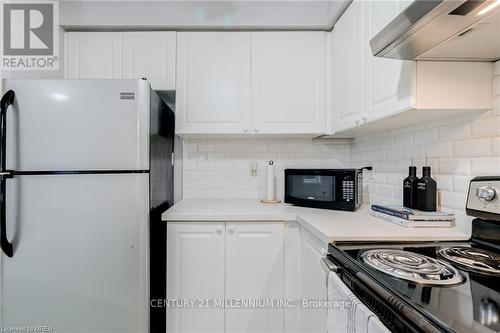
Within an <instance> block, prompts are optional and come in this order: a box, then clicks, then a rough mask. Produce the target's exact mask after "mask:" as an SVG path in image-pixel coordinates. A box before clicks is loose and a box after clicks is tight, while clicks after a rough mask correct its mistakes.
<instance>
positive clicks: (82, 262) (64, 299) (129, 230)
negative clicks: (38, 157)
mask: <svg viewBox="0 0 500 333" xmlns="http://www.w3.org/2000/svg"><path fill="white" fill-rule="evenodd" d="M148 182H149V176H148V174H121V175H102V174H101V175H59V176H20V177H15V178H13V179H9V181H8V188H7V193H8V199H7V205H8V208H7V212H8V214H7V221H8V226H7V233H8V237H9V239H10V240H12V242H13V244H14V256H13V257H12V258H9V257H7V256H2V290H1V313H2V314H1V326H2V327H16V328H17V327H35V326H44V325H47V326H49V327H51V329H52V331H53V332H55V333H76V332H79V333H110V332H120V333H123V332H130V333H138V332H139V333H142V332H144V333H146V332H147V331H148V311H149V306H148V268H149V266H148V260H147V258H148V255H147V254H148V250H149V249H148V219H149V216H148V215H149V214H148V206H149V202H148ZM28 332H30V331H29V330H28Z"/></svg>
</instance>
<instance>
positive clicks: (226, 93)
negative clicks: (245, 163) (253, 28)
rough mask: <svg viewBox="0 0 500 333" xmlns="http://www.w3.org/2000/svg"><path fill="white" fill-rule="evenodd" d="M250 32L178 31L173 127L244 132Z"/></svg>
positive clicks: (196, 131) (183, 131)
mask: <svg viewBox="0 0 500 333" xmlns="http://www.w3.org/2000/svg"><path fill="white" fill-rule="evenodd" d="M249 92H250V33H247V32H184V33H178V34H177V91H176V94H177V96H176V117H175V120H176V131H177V132H178V133H180V134H190V133H194V134H203V133H206V134H210V133H216V134H221V133H222V134H231V133H233V134H237V133H244V132H247V131H248V121H249V120H248V115H249Z"/></svg>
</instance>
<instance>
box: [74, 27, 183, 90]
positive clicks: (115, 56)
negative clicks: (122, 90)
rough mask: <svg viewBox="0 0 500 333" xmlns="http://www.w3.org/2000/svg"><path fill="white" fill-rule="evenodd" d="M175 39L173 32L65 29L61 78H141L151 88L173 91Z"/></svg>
mask: <svg viewBox="0 0 500 333" xmlns="http://www.w3.org/2000/svg"><path fill="white" fill-rule="evenodd" d="M175 39H176V33H175V32H68V33H66V34H65V50H66V54H65V64H66V71H65V77H66V78H67V79H140V78H143V77H144V78H146V79H148V81H149V83H150V84H151V86H152V87H153V89H156V90H174V89H175V46H176V45H175Z"/></svg>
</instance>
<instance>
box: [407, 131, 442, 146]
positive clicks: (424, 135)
mask: <svg viewBox="0 0 500 333" xmlns="http://www.w3.org/2000/svg"><path fill="white" fill-rule="evenodd" d="M413 141H414V143H417V144H418V143H429V142H437V141H438V129H437V128H431V129H425V130H421V131H416V132H415V133H413Z"/></svg>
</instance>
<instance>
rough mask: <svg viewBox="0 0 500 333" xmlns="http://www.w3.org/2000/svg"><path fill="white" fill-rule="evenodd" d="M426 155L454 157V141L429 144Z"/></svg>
mask: <svg viewBox="0 0 500 333" xmlns="http://www.w3.org/2000/svg"><path fill="white" fill-rule="evenodd" d="M425 155H426V156H427V157H430V158H433V157H434V158H446V157H453V142H443V143H431V144H427V145H426V146H425Z"/></svg>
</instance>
